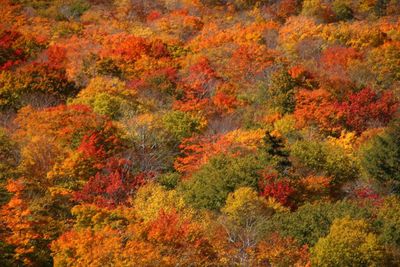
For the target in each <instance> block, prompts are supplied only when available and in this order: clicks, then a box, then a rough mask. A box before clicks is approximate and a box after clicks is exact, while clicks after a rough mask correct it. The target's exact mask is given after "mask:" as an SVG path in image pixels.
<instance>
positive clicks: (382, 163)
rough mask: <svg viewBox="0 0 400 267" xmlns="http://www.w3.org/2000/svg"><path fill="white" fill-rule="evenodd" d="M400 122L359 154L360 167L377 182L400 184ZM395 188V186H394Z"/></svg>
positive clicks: (392, 125)
mask: <svg viewBox="0 0 400 267" xmlns="http://www.w3.org/2000/svg"><path fill="white" fill-rule="evenodd" d="M399 122H400V121H399V120H396V121H394V122H393V123H392V124H391V125H390V126H389V127H388V128H387V129H386V131H385V132H384V133H383V134H381V135H377V136H376V137H375V138H373V139H372V140H371V141H370V142H368V143H367V144H366V145H365V146H364V147H363V148H362V150H361V151H362V152H361V165H362V167H363V169H364V170H365V171H366V173H367V174H368V175H369V176H370V177H373V178H375V179H377V180H379V181H383V182H388V181H389V182H394V183H399V182H400V123H399ZM396 187H397V186H396Z"/></svg>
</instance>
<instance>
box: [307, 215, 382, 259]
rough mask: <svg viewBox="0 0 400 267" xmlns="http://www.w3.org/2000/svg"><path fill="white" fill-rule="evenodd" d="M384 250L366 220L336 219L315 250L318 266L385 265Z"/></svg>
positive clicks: (313, 252)
mask: <svg viewBox="0 0 400 267" xmlns="http://www.w3.org/2000/svg"><path fill="white" fill-rule="evenodd" d="M384 258H385V255H384V251H383V247H382V246H381V245H380V244H379V241H378V238H377V236H376V235H375V234H374V233H373V232H372V231H371V230H370V226H369V225H368V223H367V222H366V221H365V220H362V219H361V220H354V219H350V217H346V218H343V219H335V221H334V222H333V224H332V226H331V228H330V231H329V234H328V235H327V236H326V237H323V238H321V239H319V240H318V242H317V244H316V245H315V247H314V248H313V250H312V262H313V265H315V266H326V267H328V266H329V267H336V266H337V267H339V266H384V265H385V263H384Z"/></svg>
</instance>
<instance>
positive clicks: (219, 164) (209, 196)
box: [181, 155, 262, 210]
mask: <svg viewBox="0 0 400 267" xmlns="http://www.w3.org/2000/svg"><path fill="white" fill-rule="evenodd" d="M261 168H262V165H261V163H260V160H258V159H257V157H255V156H253V155H248V156H240V157H232V156H227V155H218V156H216V157H214V158H211V159H210V161H209V162H208V163H207V164H205V165H204V166H203V167H202V168H201V169H200V170H199V171H197V172H196V173H194V174H193V175H192V177H191V178H190V180H188V181H187V182H185V183H183V184H182V187H181V190H182V192H183V195H184V198H185V201H187V203H189V204H191V205H192V206H194V207H196V208H207V209H212V210H218V209H220V208H221V207H222V206H223V205H224V204H225V200H226V198H227V197H228V194H229V193H231V192H233V191H234V190H235V189H237V188H239V187H242V186H250V187H252V188H257V182H258V178H259V174H258V172H259V170H261Z"/></svg>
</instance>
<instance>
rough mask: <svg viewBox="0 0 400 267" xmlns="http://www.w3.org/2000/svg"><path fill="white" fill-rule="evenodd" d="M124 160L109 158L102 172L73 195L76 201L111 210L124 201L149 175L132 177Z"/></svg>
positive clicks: (128, 163) (143, 174) (141, 174)
mask: <svg viewBox="0 0 400 267" xmlns="http://www.w3.org/2000/svg"><path fill="white" fill-rule="evenodd" d="M129 165H130V162H129V161H128V160H126V159H117V158H111V159H109V160H108V162H107V163H106V167H105V168H104V169H103V171H101V172H98V173H97V174H96V175H94V176H93V177H91V178H90V179H89V181H88V182H87V183H86V184H85V186H84V187H83V189H82V190H81V191H79V192H77V193H76V194H75V199H76V200H77V201H83V202H88V203H94V204H96V205H98V206H100V207H108V208H113V207H116V206H117V205H120V204H124V203H125V202H126V200H127V199H128V198H129V197H130V196H131V195H132V194H133V193H134V192H135V191H136V190H137V189H138V188H139V187H140V186H142V185H143V184H145V183H146V181H147V180H148V179H149V178H151V177H153V174H151V173H139V174H136V175H133V174H132V173H131V171H130V168H129Z"/></svg>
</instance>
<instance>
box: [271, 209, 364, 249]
mask: <svg viewBox="0 0 400 267" xmlns="http://www.w3.org/2000/svg"><path fill="white" fill-rule="evenodd" d="M346 216H350V217H351V218H354V219H361V218H365V219H368V218H369V217H370V216H371V213H370V211H369V210H368V209H367V208H360V207H359V206H357V205H355V204H352V203H351V202H348V201H339V202H336V203H323V202H321V203H316V204H305V205H303V206H301V207H300V208H299V209H298V210H296V211H295V212H291V213H277V214H276V215H274V216H273V217H272V218H271V220H270V223H269V225H268V227H267V229H268V231H269V232H275V231H277V232H278V233H280V234H281V235H283V236H291V237H294V238H295V239H296V240H297V241H298V242H299V243H301V244H308V245H311V246H312V245H314V244H315V243H316V242H317V241H318V239H319V238H321V237H324V236H326V235H327V234H328V233H329V228H330V226H331V224H332V222H333V221H334V220H335V219H337V218H343V217H346Z"/></svg>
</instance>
